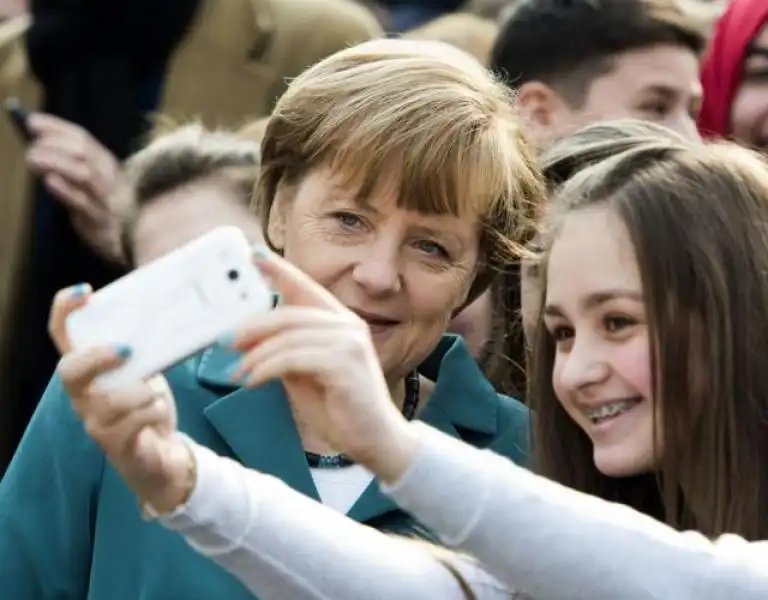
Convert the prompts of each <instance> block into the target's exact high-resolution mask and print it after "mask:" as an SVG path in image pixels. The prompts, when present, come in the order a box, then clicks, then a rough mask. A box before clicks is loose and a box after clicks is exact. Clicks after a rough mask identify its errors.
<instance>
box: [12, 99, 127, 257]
mask: <svg viewBox="0 0 768 600" xmlns="http://www.w3.org/2000/svg"><path fill="white" fill-rule="evenodd" d="M29 130H30V133H31V134H32V136H33V141H32V143H31V144H30V147H29V149H28V151H27V166H28V167H29V169H30V170H31V171H32V172H33V173H35V174H36V175H38V176H39V177H41V178H42V180H43V183H44V184H45V187H46V188H47V189H48V191H49V192H50V193H51V194H53V196H55V197H56V198H57V199H58V200H59V202H61V203H62V204H63V205H64V206H65V207H66V208H67V210H68V211H69V214H70V216H71V219H72V224H73V226H74V228H75V231H77V233H78V235H80V237H81V238H82V239H83V240H84V241H85V242H86V243H88V245H89V246H91V248H93V250H95V251H96V252H97V253H98V254H99V255H100V256H102V257H103V258H105V259H107V260H110V261H113V262H122V260H123V258H122V253H121V250H120V211H121V208H122V207H118V206H114V198H113V194H112V192H113V190H114V188H115V184H116V181H117V178H118V174H119V172H120V163H119V162H118V160H117V158H116V157H115V156H114V155H113V154H112V153H111V152H110V151H109V150H108V149H107V148H105V147H104V146H102V145H101V144H100V143H99V142H98V141H97V140H96V139H95V138H94V137H93V136H92V135H91V134H90V133H88V132H87V131H86V130H85V129H83V128H82V127H80V126H79V125H76V124H74V123H71V122H69V121H65V120H63V119H59V118H58V117H54V116H51V115H47V114H41V113H35V114H32V115H31V116H30V118H29Z"/></svg>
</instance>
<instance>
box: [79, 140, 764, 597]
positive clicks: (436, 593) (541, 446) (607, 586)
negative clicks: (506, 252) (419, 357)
mask: <svg viewBox="0 0 768 600" xmlns="http://www.w3.org/2000/svg"><path fill="white" fill-rule="evenodd" d="M766 198H768V169H766V166H765V164H764V163H763V162H762V161H761V160H760V159H759V158H758V157H757V156H756V155H754V154H752V153H750V152H749V151H747V150H743V149H739V148H737V147H735V146H687V145H684V144H682V143H679V142H675V141H672V140H664V139H657V140H651V141H649V142H648V143H644V144H640V145H639V146H637V147H636V148H632V149H629V150H626V151H625V152H623V153H621V154H619V155H617V156H615V157H612V158H609V159H607V160H605V161H602V162H600V163H598V164H596V165H594V166H591V167H589V168H587V169H585V170H583V171H582V172H580V173H578V174H576V175H575V176H574V177H573V178H572V179H571V180H569V181H568V182H566V183H565V185H564V186H563V188H562V189H561V191H560V193H559V194H558V195H557V197H556V198H555V199H554V200H553V202H552V204H553V207H554V209H555V212H554V214H553V219H552V221H551V227H550V228H549V229H548V230H547V233H546V235H545V237H544V238H543V239H544V242H545V253H544V256H543V262H542V275H543V277H544V281H545V285H544V289H543V296H542V306H541V313H540V314H541V318H540V320H539V323H538V328H537V332H536V334H535V336H534V356H533V361H534V366H533V370H532V394H531V401H532V403H533V404H534V406H535V407H536V409H537V411H538V415H537V419H536V438H535V441H536V446H537V449H538V453H539V454H538V462H539V465H538V466H539V469H540V470H541V471H542V473H543V474H545V475H547V476H549V477H552V478H554V479H555V481H557V482H558V483H555V482H552V481H549V480H548V479H546V478H545V477H541V476H538V475H533V474H532V473H530V472H528V471H526V470H524V469H522V468H520V467H517V466H515V465H513V464H512V463H510V462H508V461H507V460H505V459H503V458H502V457H499V456H497V455H495V454H492V453H489V452H483V451H479V450H475V449H472V448H470V447H468V446H465V445H463V444H462V443H460V442H457V441H455V440H451V439H449V438H448V437H446V436H445V435H443V434H442V433H440V432H438V431H436V430H434V429H431V428H429V427H427V426H425V425H423V424H420V423H413V422H407V421H405V420H404V419H403V418H402V416H400V414H399V413H398V411H397V410H395V409H393V408H392V403H391V402H390V401H389V399H388V396H387V393H386V390H385V389H384V388H383V386H381V385H376V384H375V382H376V381H377V379H376V378H374V377H373V373H375V372H376V369H377V368H378V367H377V362H376V360H375V356H374V353H373V352H372V350H371V349H370V341H366V339H365V336H364V335H362V331H363V329H361V327H362V326H361V325H360V323H358V322H357V321H356V320H355V319H354V317H353V316H351V315H348V314H347V313H346V312H345V310H344V308H343V307H342V306H340V305H339V304H338V303H336V302H334V301H333V300H332V299H331V298H328V297H327V295H326V294H325V293H323V290H322V289H321V288H319V287H318V286H317V285H316V284H314V283H313V282H312V281H310V280H309V279H308V278H307V277H306V276H304V275H303V274H302V273H300V272H298V271H297V270H296V269H294V268H292V267H291V266H290V265H289V264H287V263H285V262H284V261H282V260H280V259H279V258H277V257H262V258H260V259H259V260H258V264H259V265H260V267H261V268H262V269H263V270H264V272H265V273H266V274H267V275H269V276H270V277H271V278H272V280H273V281H274V282H275V285H276V287H277V288H278V289H279V290H280V291H281V293H282V294H283V296H282V297H283V298H284V300H285V302H287V303H288V304H292V305H293V310H294V311H303V310H304V311H307V313H306V315H307V316H306V318H309V314H310V312H311V311H320V312H324V313H327V314H328V315H329V318H330V315H333V316H334V318H336V319H340V320H342V321H343V322H344V323H345V326H344V327H340V328H339V331H338V335H339V336H345V337H346V339H347V340H348V345H346V346H344V347H345V348H348V352H346V353H344V355H343V356H339V355H338V354H337V355H336V356H333V357H327V358H325V357H322V356H314V355H312V356H310V355H308V354H306V353H305V354H300V350H299V349H296V348H293V349H291V348H290V347H289V345H288V344H287V343H286V342H285V341H284V340H285V338H284V337H283V336H284V335H285V332H284V331H283V328H284V325H282V324H281V323H282V321H283V320H284V317H283V316H281V315H280V310H281V309H277V310H276V311H274V312H273V313H272V314H270V315H267V316H264V317H263V318H262V319H260V320H259V321H258V322H254V323H252V324H251V325H250V326H249V327H248V328H247V330H244V331H242V332H239V333H238V335H237V336H236V338H235V342H234V347H236V348H238V349H240V350H242V351H243V352H244V353H245V354H244V358H243V363H242V364H243V369H244V370H246V371H247V372H249V374H250V377H251V383H252V384H256V383H258V382H262V381H263V380H265V379H269V378H274V377H282V378H288V379H289V380H290V381H291V382H292V384H293V385H297V384H299V383H301V384H302V385H303V386H305V387H304V389H305V390H306V391H305V393H304V394H302V396H301V397H297V398H296V399H294V400H293V401H295V402H301V403H303V404H304V405H305V406H309V407H311V410H312V411H313V412H312V413H311V414H313V415H314V418H315V420H316V425H317V426H318V427H319V428H322V430H323V431H324V432H325V435H326V437H327V439H328V443H329V444H331V445H333V447H334V448H337V449H339V450H340V451H343V452H344V453H345V454H347V455H348V456H351V457H353V458H354V459H356V460H357V461H359V462H360V463H362V464H363V465H365V466H366V467H367V468H368V469H370V470H371V471H373V472H375V473H376V474H377V475H378V476H379V478H380V480H381V481H382V482H384V485H385V488H386V491H387V492H388V493H389V495H390V497H391V498H392V499H394V501H395V502H397V503H398V504H399V505H400V506H401V507H403V508H404V509H406V510H408V511H409V512H411V513H412V514H414V515H415V516H416V518H418V519H420V520H421V521H422V522H423V523H425V524H427V526H429V527H431V528H432V529H433V530H434V531H436V532H437V533H438V534H439V535H440V536H441V538H442V539H443V541H444V542H445V543H446V544H448V545H452V546H456V547H459V548H461V549H463V550H464V551H466V552H468V553H469V554H471V555H473V556H475V557H477V559H479V561H481V563H480V564H481V565H482V568H480V567H479V566H478V565H477V564H476V563H473V562H472V561H471V560H470V559H468V558H464V557H462V556H458V555H457V556H453V557H451V558H449V559H447V563H448V564H449V565H450V566H451V567H452V568H453V569H454V570H456V571H458V572H459V574H460V575H461V576H462V579H463V580H464V583H465V584H466V586H465V587H466V588H467V589H465V591H464V592H462V591H461V590H460V589H459V588H458V587H457V586H456V585H455V583H452V582H453V579H452V577H451V575H450V574H449V572H448V570H447V569H444V568H443V567H442V565H441V563H440V561H439V560H438V559H437V558H435V557H434V555H433V554H431V553H430V552H429V551H428V550H425V549H424V548H423V547H422V546H414V545H412V544H409V543H408V542H405V541H403V540H399V539H396V538H392V537H387V536H386V535H384V534H381V533H377V532H375V531H372V530H370V529H367V528H365V527H362V526H359V525H357V524H355V523H353V522H352V521H351V520H349V519H346V518H345V517H343V516H341V515H339V514H337V513H334V512H333V511H332V510H329V509H327V508H324V507H322V506H320V505H319V504H316V503H313V502H312V501H311V500H309V499H308V498H304V497H302V496H301V495H300V494H297V493H296V492H294V491H293V490H291V489H290V488H288V487H287V486H286V485H284V484H282V483H280V482H278V481H276V480H274V479H272V478H270V477H268V476H265V475H261V474H259V473H256V472H253V471H247V470H245V469H244V468H243V467H241V466H240V465H238V464H236V463H234V462H232V461H229V460H226V459H222V458H219V457H217V456H215V455H214V454H213V453H212V452H210V451H209V450H206V449H205V448H203V447H201V446H199V445H197V444H196V443H194V442H193V441H191V440H189V439H186V438H184V437H182V436H179V435H178V434H176V433H174V432H173V403H172V398H169V397H168V395H167V394H166V395H165V396H164V401H165V402H166V410H165V411H164V415H165V416H163V417H159V416H158V411H156V410H153V411H151V414H150V413H149V412H145V413H142V410H143V409H142V407H139V406H134V405H133V404H132V402H131V400H130V398H121V399H120V402H111V403H108V406H106V407H105V406H104V404H103V403H95V404H94V405H88V404H84V405H83V404H81V405H78V406H76V409H77V410H78V411H79V412H80V414H81V415H82V417H83V418H84V419H86V422H87V423H89V425H90V426H89V431H90V432H91V434H92V435H93V437H94V438H95V439H96V440H97V441H98V442H99V443H100V444H101V445H102V447H103V448H104V450H105V452H106V453H107V454H108V455H109V457H110V459H111V460H112V462H113V464H114V465H115V466H116V468H117V469H118V470H119V471H120V473H121V474H122V475H123V477H124V479H125V480H126V482H127V483H128V485H129V486H130V487H131V488H132V489H133V490H134V492H135V493H136V494H137V496H138V497H139V500H140V502H141V503H143V505H144V506H145V508H146V509H148V511H149V512H150V513H153V512H156V511H154V509H153V507H161V508H163V509H166V514H165V516H163V517H162V522H163V523H164V524H165V525H166V526H167V527H170V528H172V529H175V530H177V531H179V532H181V533H182V534H184V535H185V537H186V538H187V540H188V541H189V542H190V543H191V544H192V545H193V546H194V547H195V548H197V549H198V550H199V551H200V552H202V553H204V554H207V555H209V556H211V557H212V558H213V559H214V560H215V561H217V562H218V563H219V564H221V565H222V566H224V567H225V568H227V569H229V570H230V571H231V572H232V573H234V574H235V575H236V576H238V577H239V578H240V579H241V580H242V581H244V582H245V583H246V585H247V586H248V587H249V588H250V589H251V590H252V591H253V592H254V593H256V594H258V595H259V597H260V598H262V600H265V599H268V598H288V597H290V598H297V599H302V598H306V599H317V600H319V599H327V598H335V599H337V600H338V599H341V600H344V599H350V600H351V599H357V598H361V597H373V598H382V599H387V600H392V599H400V598H403V599H405V598H416V597H418V598H427V599H430V598H435V599H437V598H443V599H444V598H461V597H463V596H464V595H469V594H473V595H474V596H476V597H477V598H479V599H491V598H502V597H507V598H509V597H510V596H513V595H514V594H515V593H516V591H519V592H520V593H525V594H526V595H527V596H530V597H533V598H537V599H538V600H545V599H548V598H551V599H556V600H566V599H570V598H572V599H590V600H603V599H605V600H615V599H616V598H622V599H626V600H635V599H636V600H641V599H642V600H648V599H659V600H661V599H665V600H666V599H669V598H674V599H675V600H688V599H690V600H694V599H696V600H699V599H704V598H712V599H715V598H717V599H720V598H731V597H732V598H739V600H757V599H764V598H766V597H768V568H767V566H768V546H767V545H766V543H765V542H758V543H750V541H753V540H754V541H757V540H764V539H766V538H768V529H767V528H766V519H767V518H768V517H766V514H765V511H764V507H765V505H766V501H767V500H768V469H766V464H765V460H766V457H768V419H766V414H768V370H766V369H765V364H766V363H767V361H768V278H766V273H768V219H766V217H765V215H766V210H767V209H768V201H767V200H766ZM300 307H304V308H300ZM294 327H295V323H294ZM326 354H327V353H326ZM106 356H107V355H103V356H102V357H101V362H100V363H99V361H95V360H94V359H91V361H90V363H89V362H88V361H87V360H86V359H85V357H84V356H83V355H80V356H69V357H65V364H66V366H67V368H68V369H69V370H70V371H73V370H74V371H77V372H78V373H80V376H81V379H82V381H83V382H87V380H88V379H89V378H90V377H92V376H93V375H94V374H96V373H98V372H101V371H102V370H104V369H107V368H109V367H110V366H112V365H114V364H117V359H116V358H115V359H112V360H111V361H110V360H109V359H108V358H106ZM339 361H341V362H343V363H345V364H347V363H348V364H349V365H352V364H354V365H355V368H351V367H347V368H345V369H339V368H338V367H336V366H334V365H337V364H338V363H339ZM363 370H367V372H370V373H371V376H370V377H366V378H362V379H361V378H357V377H356V376H347V375H345V373H360V372H362V371H363ZM72 374H73V373H72V372H70V376H72ZM379 378H380V376H379ZM371 382H374V384H372V383H371ZM142 415H144V416H142ZM102 425H103V426H102ZM657 480H658V481H659V483H660V487H659V486H657V485H656V481H657ZM562 484H565V485H562ZM569 487H572V488H576V490H579V491H575V490H574V489H569ZM659 489H661V490H663V493H660V492H659V491H658V490H659ZM610 501H616V502H617V503H613V502H610ZM169 507H176V508H175V509H174V510H170V511H168V510H167V509H168V508H169ZM633 509H635V510H633ZM643 513H646V514H643ZM648 514H650V515H652V516H653V517H656V518H664V519H666V520H668V521H669V522H670V523H671V524H673V525H674V526H676V527H674V528H673V527H670V526H668V525H664V524H662V523H661V522H659V521H658V520H657V519H655V518H651V516H646V515H648ZM682 528H694V529H696V530H698V531H699V532H701V533H692V532H688V533H683V534H681V533H679V532H678V531H676V529H682ZM702 533H703V534H704V535H701V534H702ZM726 533H729V534H732V535H726V536H724V535H723V534H726ZM708 538H709V539H708ZM712 538H716V541H714V542H713V541H710V539H712ZM489 574H490V575H492V577H491V576H490V575H489ZM494 578H495V579H494ZM452 585H453V587H452ZM527 596H526V597H527Z"/></svg>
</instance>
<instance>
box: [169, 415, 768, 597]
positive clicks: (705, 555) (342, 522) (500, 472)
mask: <svg viewBox="0 0 768 600" xmlns="http://www.w3.org/2000/svg"><path fill="white" fill-rule="evenodd" d="M414 426H415V427H417V428H418V432H419V435H420V437H421V447H420V451H419V453H418V454H417V456H416V458H415V460H414V462H413V464H412V465H411V466H410V468H409V470H408V471H407V472H406V473H405V475H404V476H403V477H402V478H401V480H400V481H399V482H397V483H396V484H395V485H393V486H391V487H390V488H388V489H386V490H385V491H386V492H387V493H389V494H390V495H391V497H392V498H393V499H394V500H395V501H396V502H397V503H398V504H399V505H400V506H401V507H402V508H403V509H405V510H406V511H408V512H409V513H411V514H412V515H413V516H414V517H415V518H416V519H417V520H419V521H421V522H422V523H423V524H424V525H426V526H427V527H429V528H431V529H432V530H433V531H435V532H437V533H438V534H439V535H440V536H441V538H442V539H443V540H444V542H445V543H446V544H448V545H450V546H455V547H458V548H460V549H462V550H463V551H465V552H467V553H468V554H470V555H472V556H474V557H476V558H477V559H478V561H479V562H475V561H474V560H472V559H469V558H463V557H458V556H457V557H456V558H455V559H454V560H453V562H452V564H454V566H455V567H456V568H457V569H458V570H459V571H460V572H461V574H462V575H463V576H464V578H465V579H466V580H467V581H468V583H469V585H470V587H471V588H472V589H473V591H474V593H475V595H476V596H477V598H478V600H496V599H501V598H507V599H509V598H510V597H515V596H514V590H520V592H524V593H525V594H526V596H531V597H533V598H536V600H617V599H618V598H621V599H622V600H766V599H768V543H766V542H759V543H747V542H746V541H744V540H743V539H741V538H738V537H736V536H725V537H723V538H721V539H720V540H718V541H717V542H715V543H713V542H710V541H709V540H707V539H706V538H704V537H703V536H701V535H699V534H697V533H679V532H676V531H674V530H673V529H671V528H669V527H667V526H666V525H664V524H662V523H659V522H657V521H655V520H653V519H651V518H649V517H646V516H644V515H641V514H640V513H637V512H636V511H633V510H632V509H630V508H627V507H625V506H622V505H618V504H612V503H609V502H605V501H604V500H600V499H598V498H594V497H591V496H588V495H585V494H581V493H579V492H575V491H573V490H569V489H567V488H564V487H562V486H560V485H558V484H555V483H553V482H551V481H548V480H546V479H544V478H542V477H539V476H536V475H534V474H532V473H530V472H528V471H526V470H525V469H522V468H520V467H518V466H516V465H514V464H513V463H511V462H510V461H507V460H506V459H504V458H502V457H500V456H498V455H495V454H493V453H491V452H488V451H480V450H476V449H474V448H471V447H469V446H467V445H465V444H463V443H461V442H459V441H457V440H454V439H452V438H450V437H448V436H445V435H443V434H442V433H439V432H437V431H436V430H433V429H431V428H429V427H428V426H426V425H422V424H415V425H414ZM193 451H194V453H195V456H196V458H197V461H198V481H197V485H196V488H195V490H194V492H193V494H192V496H191V498H190V500H189V502H188V503H187V505H186V506H184V507H182V508H181V509H179V510H178V511H177V512H176V513H174V514H173V515H169V516H166V517H163V518H162V519H161V521H162V522H163V523H164V524H165V525H166V526H167V527H169V528H171V529H174V530H176V531H179V532H180V533H182V534H183V535H184V536H185V537H186V539H187V541H188V542H189V543H190V544H191V545H192V546H193V547H194V548H196V549H197V550H198V551H200V552H202V553H203V554H206V555H208V556H210V557H211V558H212V559H213V560H215V561H216V562H217V563H219V564H220V565H221V566H223V567H224V568H225V569H227V570H229V571H230V572H232V573H233V574H234V575H235V576H237V577H238V578H239V579H241V580H242V581H243V582H244V583H245V585H247V586H248V587H249V589H250V590H252V591H253V593H254V594H255V595H257V596H258V597H259V598H260V599H261V600H283V599H285V598H291V599H292V600H331V599H333V600H359V599H360V598H367V599H379V598H380V599H382V600H401V599H402V600H405V599H409V600H410V599H412V598H419V599H420V600H432V599H434V600H438V599H439V600H463V599H464V595H463V593H462V592H461V590H460V588H459V587H458V585H457V584H456V582H455V579H454V578H453V577H452V576H451V574H450V573H449V571H448V570H447V569H446V568H445V567H444V566H443V565H442V564H440V562H438V561H437V560H436V559H435V558H434V557H433V556H432V555H431V554H430V553H429V552H427V551H425V550H424V548H423V547H421V546H419V545H416V544H411V543H409V542H405V541H403V540H398V539H396V538H392V537H389V536H386V535H384V534H382V533H379V532H377V531H374V530H372V529H370V528H368V527H365V526H363V525H360V524H359V523H356V522H354V521H352V520H350V519H347V518H346V517H344V516H343V515H340V514H338V513H337V512H335V511H333V510H331V509H329V508H327V507H324V506H322V505H321V504H319V503H317V502H315V501H313V500H312V499H310V498H307V497H304V496H303V495H301V494H299V493H298V492H295V491H293V490H292V489H290V488H289V487H287V486H286V485H285V484H283V483H282V482H280V481H279V480H277V479H274V478H272V477H270V476H265V475H262V474H259V473H256V472H254V471H250V470H248V469H246V468H244V467H242V466H240V465H239V464H237V463H235V462H233V461H231V460H229V459H225V458H221V457H218V456H216V455H215V454H213V453H212V452H211V451H209V450H208V449H206V448H203V447H201V446H196V445H195V446H194V447H193ZM480 565H482V568H481V567H480Z"/></svg>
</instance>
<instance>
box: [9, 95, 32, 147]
mask: <svg viewBox="0 0 768 600" xmlns="http://www.w3.org/2000/svg"><path fill="white" fill-rule="evenodd" d="M3 111H4V112H5V114H6V115H7V116H8V118H9V119H10V120H11V123H13V126H14V128H15V129H16V131H17V133H18V134H19V135H20V136H21V138H22V139H23V140H24V141H25V142H27V143H29V142H31V141H32V140H33V139H34V136H33V135H32V132H31V131H30V130H29V111H28V110H27V109H26V108H25V107H24V105H23V104H22V103H21V101H20V100H19V99H18V98H7V99H6V100H5V101H4V102H3Z"/></svg>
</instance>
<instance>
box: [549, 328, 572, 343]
mask: <svg viewBox="0 0 768 600" xmlns="http://www.w3.org/2000/svg"><path fill="white" fill-rule="evenodd" d="M550 335H551V336H552V339H553V340H554V341H555V343H558V342H564V341H566V340H569V339H570V338H572V337H573V327H566V326H565V325H560V326H558V327H553V328H552V330H551V331H550Z"/></svg>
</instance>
